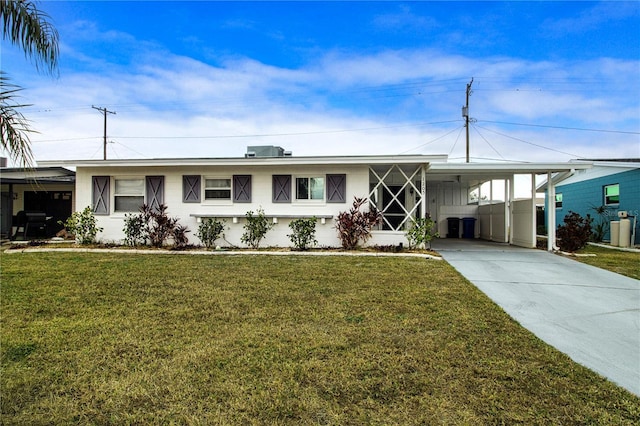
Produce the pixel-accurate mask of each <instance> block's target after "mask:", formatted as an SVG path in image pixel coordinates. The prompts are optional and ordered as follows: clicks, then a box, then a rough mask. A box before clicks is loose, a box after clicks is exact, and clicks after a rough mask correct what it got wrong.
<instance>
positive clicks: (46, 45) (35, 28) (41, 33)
mask: <svg viewBox="0 0 640 426" xmlns="http://www.w3.org/2000/svg"><path fill="white" fill-rule="evenodd" d="M0 17H1V18H2V24H3V25H2V26H3V28H2V35H3V38H5V39H8V40H9V41H10V42H11V43H13V44H14V45H16V46H20V47H22V48H23V49H24V52H25V56H27V57H28V58H31V59H33V60H34V62H35V65H36V68H37V69H38V70H41V69H42V68H46V69H47V71H48V72H50V73H54V72H55V71H56V70H57V68H58V56H59V48H58V39H59V37H58V31H57V30H56V29H55V27H54V26H53V25H52V24H51V23H50V22H49V20H50V19H51V18H50V17H49V16H48V15H47V14H46V13H44V12H41V11H39V10H38V9H37V8H36V6H35V4H34V3H33V2H31V1H27V0H0Z"/></svg>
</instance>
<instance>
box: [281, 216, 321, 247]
mask: <svg viewBox="0 0 640 426" xmlns="http://www.w3.org/2000/svg"><path fill="white" fill-rule="evenodd" d="M316 221H317V219H316V217H315V216H314V217H310V218H299V219H295V220H292V221H291V222H290V223H289V228H291V231H293V232H292V233H291V234H287V237H289V239H290V240H291V242H292V243H293V246H294V247H295V248H297V249H298V250H306V249H307V248H308V247H309V246H310V245H312V244H313V245H315V244H318V241H317V240H316Z"/></svg>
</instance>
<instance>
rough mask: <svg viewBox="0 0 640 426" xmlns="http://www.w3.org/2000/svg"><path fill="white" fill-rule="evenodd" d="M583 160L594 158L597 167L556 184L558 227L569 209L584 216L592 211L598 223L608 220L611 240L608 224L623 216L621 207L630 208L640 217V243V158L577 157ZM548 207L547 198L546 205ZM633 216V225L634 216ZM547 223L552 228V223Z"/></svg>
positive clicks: (638, 225)
mask: <svg viewBox="0 0 640 426" xmlns="http://www.w3.org/2000/svg"><path fill="white" fill-rule="evenodd" d="M582 161H589V162H592V163H593V167H592V168H590V169H587V170H579V171H576V172H575V173H574V174H573V175H572V176H570V177H568V178H567V179H565V180H564V181H562V182H561V183H559V184H558V185H557V186H556V188H555V193H556V196H555V209H556V224H555V226H556V228H557V226H558V225H561V224H562V223H563V221H564V218H565V216H566V215H567V214H569V212H576V213H579V214H580V215H581V216H583V217H585V216H586V215H587V214H589V215H590V216H591V217H592V218H594V221H593V225H594V226H595V225H597V224H598V223H599V222H605V223H606V225H605V227H604V229H605V234H604V241H610V238H611V236H610V234H609V226H608V224H609V223H610V222H611V221H613V220H619V219H618V212H619V211H626V212H627V213H628V214H629V216H635V217H636V221H635V241H633V244H634V245H637V244H640V159H638V158H634V159H607V160H574V162H576V163H578V162H582ZM542 189H544V191H545V192H546V185H544V184H543V185H541V186H540V188H539V190H542ZM546 199H547V198H545V200H546ZM548 208H549V205H548V202H547V201H545V209H548ZM596 209H599V210H600V213H598V212H597V211H596ZM546 217H548V216H547V215H545V218H546ZM630 219H631V226H632V228H633V225H634V220H633V218H630ZM545 226H547V228H548V223H545ZM632 232H633V229H632Z"/></svg>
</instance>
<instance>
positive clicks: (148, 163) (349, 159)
mask: <svg viewBox="0 0 640 426" xmlns="http://www.w3.org/2000/svg"><path fill="white" fill-rule="evenodd" d="M444 161H447V156H446V155H370V156H335V157H331V156H323V157H258V158H256V157H249V158H244V157H242V158H154V159H115V160H58V161H53V160H48V161H39V162H38V164H39V165H41V166H49V167H50V166H58V167H158V166H161V167H169V166H257V165H274V166H283V165H285V166H291V165H336V164H344V165H353V164H390V163H391V164H414V163H419V164H426V163H432V162H444Z"/></svg>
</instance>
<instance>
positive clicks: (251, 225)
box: [240, 209, 274, 249]
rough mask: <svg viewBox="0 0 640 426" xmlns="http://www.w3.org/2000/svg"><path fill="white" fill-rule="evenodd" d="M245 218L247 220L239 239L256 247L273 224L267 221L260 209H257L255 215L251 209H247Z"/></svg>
mask: <svg viewBox="0 0 640 426" xmlns="http://www.w3.org/2000/svg"><path fill="white" fill-rule="evenodd" d="M245 218H246V220H247V221H246V223H245V224H244V225H243V228H244V233H243V234H242V237H240V241H242V242H243V243H245V244H247V245H248V246H250V247H251V248H254V249H257V248H258V246H259V245H260V241H262V239H263V238H264V236H265V235H266V234H267V232H269V231H270V230H271V229H272V228H273V226H274V225H273V223H270V222H269V220H268V219H267V217H266V216H265V215H264V211H263V210H262V209H258V210H257V211H256V215H255V216H254V215H253V211H248V212H247V214H246V215H245Z"/></svg>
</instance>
